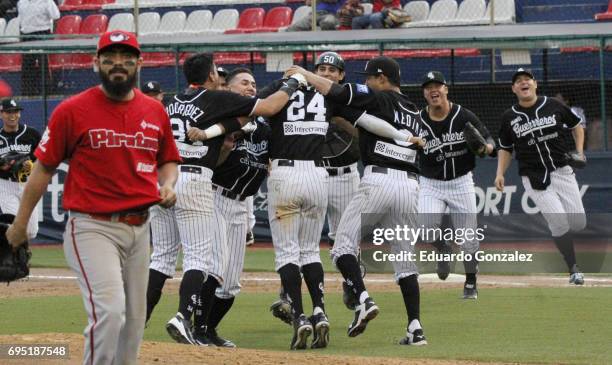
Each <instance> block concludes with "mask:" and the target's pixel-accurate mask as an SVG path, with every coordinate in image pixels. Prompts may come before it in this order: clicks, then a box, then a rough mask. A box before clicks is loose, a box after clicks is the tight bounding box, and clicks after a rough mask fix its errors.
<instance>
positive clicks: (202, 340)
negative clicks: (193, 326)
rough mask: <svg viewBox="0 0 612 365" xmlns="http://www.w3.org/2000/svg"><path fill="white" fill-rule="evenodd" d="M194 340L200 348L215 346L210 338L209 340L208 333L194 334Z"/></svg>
mask: <svg viewBox="0 0 612 365" xmlns="http://www.w3.org/2000/svg"><path fill="white" fill-rule="evenodd" d="M193 339H194V341H195V344H196V345H198V346H213V345H214V344H213V343H212V341H211V340H210V338H208V336H207V335H206V333H202V332H195V333H194V334H193Z"/></svg>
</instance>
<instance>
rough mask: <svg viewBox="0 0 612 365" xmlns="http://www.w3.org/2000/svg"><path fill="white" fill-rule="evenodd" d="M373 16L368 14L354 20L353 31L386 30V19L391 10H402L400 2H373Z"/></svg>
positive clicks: (391, 0)
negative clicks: (370, 28)
mask: <svg viewBox="0 0 612 365" xmlns="http://www.w3.org/2000/svg"><path fill="white" fill-rule="evenodd" d="M372 5H373V6H372V14H366V15H362V16H358V17H356V18H353V29H365V28H367V27H369V26H371V27H372V28H375V29H378V28H384V27H385V18H386V17H387V12H388V10H389V9H392V8H396V9H401V8H402V4H401V2H400V0H374V1H373V2H372Z"/></svg>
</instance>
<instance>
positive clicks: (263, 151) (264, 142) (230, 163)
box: [212, 118, 270, 196]
mask: <svg viewBox="0 0 612 365" xmlns="http://www.w3.org/2000/svg"><path fill="white" fill-rule="evenodd" d="M254 123H255V125H256V129H255V130H254V131H253V132H251V133H249V134H248V135H246V136H244V138H241V139H239V140H238V141H236V144H235V146H234V148H233V149H232V151H231V152H230V154H229V155H228V156H227V159H226V160H225V161H224V162H223V163H222V164H221V165H219V166H217V167H216V168H215V171H214V173H213V177H212V182H213V184H216V185H219V186H222V187H224V188H226V189H228V190H231V191H232V192H233V193H235V194H238V195H243V196H251V195H255V194H257V191H258V190H259V187H260V186H261V184H262V183H263V181H264V179H265V178H266V176H267V175H268V144H269V139H270V126H269V125H268V124H267V123H266V122H265V121H264V120H263V118H256V121H255V122H254Z"/></svg>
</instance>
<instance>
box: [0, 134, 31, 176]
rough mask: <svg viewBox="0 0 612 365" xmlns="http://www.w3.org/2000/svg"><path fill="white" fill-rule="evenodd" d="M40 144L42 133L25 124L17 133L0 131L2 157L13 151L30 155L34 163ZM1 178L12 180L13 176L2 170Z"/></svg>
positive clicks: (0, 153)
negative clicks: (35, 153) (35, 151)
mask: <svg viewBox="0 0 612 365" xmlns="http://www.w3.org/2000/svg"><path fill="white" fill-rule="evenodd" d="M38 142H40V133H38V131H37V130H36V129H34V128H32V127H28V126H27V125H25V124H20V125H19V128H18V129H17V131H16V132H6V131H5V130H4V129H0V156H2V155H4V154H5V153H8V152H11V151H13V152H19V153H21V154H27V155H30V159H31V160H32V161H34V160H36V157H35V156H34V150H36V147H37V146H38ZM0 178H2V179H10V178H12V174H11V173H10V171H1V170H0Z"/></svg>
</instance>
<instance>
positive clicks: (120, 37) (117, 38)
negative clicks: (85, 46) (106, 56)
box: [110, 33, 129, 43]
mask: <svg viewBox="0 0 612 365" xmlns="http://www.w3.org/2000/svg"><path fill="white" fill-rule="evenodd" d="M128 39H129V37H128V36H127V35H126V34H123V33H113V34H111V35H110V41H111V42H115V43H116V42H125V41H127V40H128Z"/></svg>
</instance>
